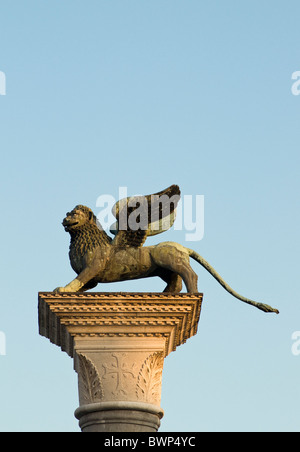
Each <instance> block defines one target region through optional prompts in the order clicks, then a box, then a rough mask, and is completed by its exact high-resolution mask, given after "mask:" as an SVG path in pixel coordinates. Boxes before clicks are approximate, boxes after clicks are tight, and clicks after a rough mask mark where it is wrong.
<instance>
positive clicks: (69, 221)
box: [62, 205, 96, 232]
mask: <svg viewBox="0 0 300 452" xmlns="http://www.w3.org/2000/svg"><path fill="white" fill-rule="evenodd" d="M87 223H90V224H95V223H96V217H95V215H94V213H93V211H92V210H91V209H90V208H89V207H86V206H82V205H78V206H76V207H74V209H73V210H72V211H71V212H67V213H66V217H65V218H64V220H63V222H62V225H63V226H64V228H65V231H67V232H72V231H73V232H75V231H76V229H79V228H81V227H82V226H84V225H85V224H87Z"/></svg>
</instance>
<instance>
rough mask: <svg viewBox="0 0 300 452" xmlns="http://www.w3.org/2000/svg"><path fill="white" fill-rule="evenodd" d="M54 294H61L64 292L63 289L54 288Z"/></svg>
mask: <svg viewBox="0 0 300 452" xmlns="http://www.w3.org/2000/svg"><path fill="white" fill-rule="evenodd" d="M53 292H54V293H62V292H65V288H64V287H56V289H54V290H53Z"/></svg>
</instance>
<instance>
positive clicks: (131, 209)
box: [54, 185, 279, 314]
mask: <svg viewBox="0 0 300 452" xmlns="http://www.w3.org/2000/svg"><path fill="white" fill-rule="evenodd" d="M179 199H180V189H179V187H178V186H177V185H171V186H170V187H168V188H167V189H165V190H162V191H161V192H158V193H155V194H153V195H147V196H134V197H129V198H124V199H121V200H120V201H118V202H117V203H116V204H115V205H114V207H113V209H112V213H113V215H114V216H115V218H116V220H117V221H116V223H115V224H114V225H113V226H112V228H111V230H110V231H111V232H112V234H113V235H114V238H112V237H110V236H109V235H108V234H107V233H106V232H105V231H104V230H103V228H102V227H101V225H100V223H99V222H98V220H97V218H96V216H95V215H94V213H93V212H92V210H91V209H90V208H88V207H86V206H83V205H77V206H76V207H75V208H74V209H73V210H72V211H71V212H68V213H67V214H66V217H65V218H64V220H63V223H62V224H63V226H64V228H65V230H66V231H67V232H69V234H70V236H71V242H70V251H69V257H70V262H71V266H72V268H73V270H74V271H75V272H76V273H77V275H78V276H77V277H76V278H75V279H74V280H73V281H71V282H70V283H69V284H67V285H66V286H65V287H57V288H56V289H55V290H54V291H55V292H79V291H81V292H83V291H85V290H88V289H92V288H93V287H95V286H96V285H97V284H98V283H110V282H116V281H125V280H132V279H138V278H148V277H153V276H158V277H160V278H161V279H162V280H163V281H165V282H166V284H167V285H166V287H165V289H164V292H171V293H179V292H180V291H181V289H182V281H183V282H184V283H185V286H186V289H187V292H189V293H197V292H198V287H197V279H198V277H197V274H196V273H195V272H194V270H193V269H192V267H191V265H190V262H189V261H190V258H192V259H194V260H196V261H197V262H198V263H199V264H200V265H202V266H203V267H204V268H205V269H206V270H207V271H208V272H209V273H210V274H211V275H212V276H213V277H214V278H215V279H216V280H217V281H218V282H219V283H220V284H221V285H222V286H223V287H224V289H226V290H227V291H228V292H229V293H230V294H231V295H233V296H234V297H236V298H238V299H239V300H241V301H243V302H245V303H248V304H250V305H252V306H255V307H256V308H258V309H260V310H262V311H264V312H275V313H277V314H278V313H279V311H278V310H277V309H274V308H272V307H271V306H269V305H266V304H263V303H258V302H256V301H253V300H250V299H248V298H245V297H243V296H242V295H239V294H238V293H237V292H235V291H234V290H233V289H232V288H231V287H230V286H229V285H228V284H227V283H226V282H225V281H224V280H223V279H222V278H221V276H220V275H219V274H218V273H217V272H216V271H215V269H214V268H213V267H212V266H211V265H210V264H209V263H208V262H207V261H206V260H205V259H203V257H201V256H200V255H199V254H198V253H197V252H196V251H194V250H192V249H189V248H186V247H184V246H182V245H180V244H178V243H175V242H162V243H159V244H157V245H154V246H143V244H144V242H145V241H146V239H147V237H149V236H152V235H156V234H160V233H161V232H163V231H166V230H167V229H169V228H170V227H171V226H172V225H173V223H174V220H175V216H176V208H177V205H178V202H179Z"/></svg>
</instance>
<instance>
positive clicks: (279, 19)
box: [0, 0, 300, 432]
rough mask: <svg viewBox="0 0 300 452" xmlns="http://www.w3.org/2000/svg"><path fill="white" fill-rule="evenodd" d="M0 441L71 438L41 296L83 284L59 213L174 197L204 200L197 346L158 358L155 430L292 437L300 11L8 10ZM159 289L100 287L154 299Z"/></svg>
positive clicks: (137, 5) (0, 106) (155, 5)
mask: <svg viewBox="0 0 300 452" xmlns="http://www.w3.org/2000/svg"><path fill="white" fill-rule="evenodd" d="M0 9H1V11H0V71H2V72H4V73H5V75H6V95H5V96H0V146H1V207H2V209H1V211H2V216H1V222H0V228H1V233H2V237H3V236H4V239H2V244H1V261H2V266H1V280H2V289H1V301H0V331H1V332H3V333H5V336H6V356H0V429H1V430H4V431H15V430H23V431H60V430H62V431H78V430H79V428H78V425H77V420H76V419H75V418H74V416H73V412H74V410H75V409H76V408H77V406H78V399H77V380H76V374H75V372H74V370H73V367H72V360H71V359H70V358H69V357H68V356H67V355H66V354H65V353H62V352H61V351H60V349H59V348H58V347H55V346H54V345H52V344H50V342H49V341H47V340H46V339H45V338H42V337H40V336H39V335H38V324H37V293H38V291H47V290H53V289H54V288H55V287H57V286H58V285H65V284H66V283H68V282H69V281H70V280H71V279H73V277H74V276H75V275H74V273H73V271H72V269H71V267H70V265H69V261H68V246H69V238H68V235H67V234H66V233H65V232H64V230H63V228H62V226H61V221H62V218H63V217H64V214H65V212H66V211H68V210H70V209H72V208H73V207H74V206H75V205H76V204H79V203H81V204H85V205H88V206H90V207H91V208H92V209H94V211H95V213H97V208H96V200H97V198H98V196H100V195H101V194H104V193H108V194H111V195H113V196H115V197H117V195H118V189H119V186H126V187H128V193H129V194H131V195H132V194H135V193H144V194H148V193H154V192H156V191H159V190H161V189H163V188H165V187H167V186H168V185H170V184H172V183H177V184H178V185H180V188H181V190H182V193H183V194H189V195H193V196H195V195H197V194H201V195H204V197H205V234H204V238H203V239H202V240H201V241H199V242H193V243H192V242H185V232H184V231H175V230H170V231H168V232H166V233H164V234H163V235H161V236H160V237H158V236H157V237H154V238H152V239H151V240H149V243H151V244H152V243H156V242H158V241H164V240H174V241H177V242H179V243H182V244H183V245H186V246H189V247H193V248H194V249H195V250H196V251H197V252H198V253H200V254H201V255H202V256H203V257H204V258H206V259H207V260H208V261H209V262H210V263H211V264H212V265H214V266H215V268H216V269H217V271H218V272H219V273H220V274H221V275H222V276H223V277H224V278H225V279H226V280H227V282H228V283H229V284H230V285H231V286H232V287H233V288H234V289H236V290H237V291H238V292H240V293H242V294H243V295H245V296H246V297H249V298H252V299H255V300H257V301H263V302H265V303H268V304H271V305H273V306H275V307H277V308H279V310H280V315H279V316H276V315H270V314H269V315H267V314H264V313H262V312H261V311H258V310H256V309H255V308H253V307H251V306H248V305H245V304H243V303H242V302H239V301H238V300H236V299H234V298H232V297H231V296H230V295H229V294H227V292H225V291H224V290H223V288H222V287H221V286H219V285H218V284H217V282H216V281H215V280H214V279H213V278H212V277H211V276H210V275H209V274H208V273H207V272H206V271H205V270H204V269H203V268H202V267H200V266H198V265H197V264H195V265H194V264H193V266H194V268H195V271H197V273H198V275H199V290H200V291H202V292H203V293H204V303H203V310H202V314H201V320H200V324H199V332H198V335H197V336H196V337H194V338H193V339H191V340H190V341H189V342H187V343H186V344H185V345H183V346H182V347H180V348H178V349H177V351H176V353H173V354H171V355H170V356H169V357H168V358H167V359H166V361H165V368H164V375H163V397H162V407H163V409H164V410H165V417H164V419H163V422H162V427H161V431H162V432H163V431H175V432H176V431H247V430H250V431H299V429H300V427H299V426H300V419H299V417H300V416H299V403H300V386H299V376H300V356H294V355H293V354H292V352H291V346H292V340H291V336H292V334H293V332H294V331H298V330H300V303H299V292H300V290H299V289H300V288H299V239H298V237H299V142H300V127H299V123H300V96H294V95H293V94H292V92H291V86H292V83H293V81H292V80H291V76H292V73H293V72H294V71H300V29H299V16H300V4H299V1H294V0H290V1H289V2H284V1H278V0H274V1H272V2H271V1H270V0H259V1H258V0H251V1H248V0H247V1H246V0H245V1H243V2H241V1H238V0H236V1H234V0H227V1H226V2H225V1H222V0H218V1H216V0H209V1H208V0H207V1H202V0H201V1H199V0H188V1H183V0H180V1H179V0H160V1H157V0H152V1H151V2H149V1H145V0H135V1H134V0H126V1H124V0H122V1H121V0H119V1H116V0H111V1H103V0H89V1H88V2H84V1H83V0H81V1H78V0H64V1H63V2H62V1H58V0H51V1H49V0H48V1H41V0H39V1H38V0H26V1H23V0H15V1H13V2H12V1H8V0H2V2H1V8H0ZM162 289H163V284H162V283H161V282H160V281H159V280H157V281H156V280H148V281H137V282H131V283H122V284H112V285H109V286H108V285H105V286H100V285H99V286H98V287H97V290H98V291H101V290H104V291H107V290H110V291H118V290H128V291H160V290H162Z"/></svg>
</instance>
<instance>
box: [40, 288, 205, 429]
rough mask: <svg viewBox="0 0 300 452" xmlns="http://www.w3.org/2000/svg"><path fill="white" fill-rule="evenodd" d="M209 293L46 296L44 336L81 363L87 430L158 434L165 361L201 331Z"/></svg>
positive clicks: (82, 418)
mask: <svg viewBox="0 0 300 452" xmlns="http://www.w3.org/2000/svg"><path fill="white" fill-rule="evenodd" d="M201 302H202V294H184V293H182V294H181V293H180V294H168V293H112V292H109V293H97V292H87V293H62V294H55V293H53V292H42V293H39V332H40V334H41V335H42V336H45V337H47V338H48V339H50V341H51V342H52V343H54V344H56V345H58V346H60V347H61V349H62V350H63V351H65V352H67V353H68V355H69V356H71V357H73V358H74V368H75V370H76V372H77V373H78V391H79V408H77V410H76V411H75V416H76V418H77V419H79V425H80V427H81V430H82V431H83V432H155V431H157V430H158V428H159V426H160V419H161V418H162V417H163V411H162V409H161V408H160V398H161V383H162V370H163V364H164V358H165V357H166V356H167V355H168V354H169V353H170V352H172V351H174V350H175V349H176V347H177V346H179V345H181V344H183V343H184V342H185V341H186V340H187V339H188V338H189V337H191V336H193V335H194V334H196V332H197V327H198V321H199V316H200V310H201Z"/></svg>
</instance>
